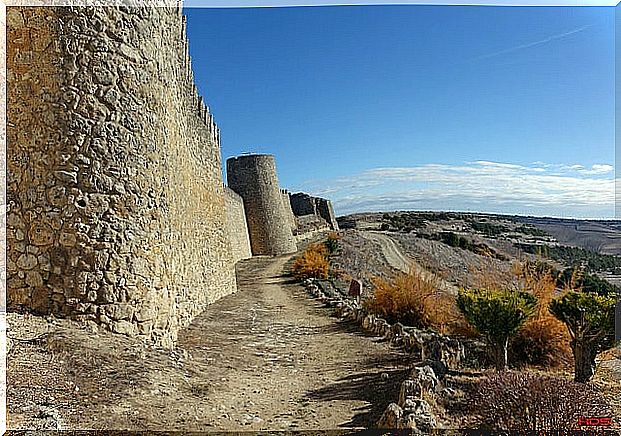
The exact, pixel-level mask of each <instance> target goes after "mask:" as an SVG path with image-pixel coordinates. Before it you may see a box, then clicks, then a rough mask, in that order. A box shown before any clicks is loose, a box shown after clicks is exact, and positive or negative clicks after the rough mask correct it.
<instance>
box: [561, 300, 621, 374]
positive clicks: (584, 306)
mask: <svg viewBox="0 0 621 436" xmlns="http://www.w3.org/2000/svg"><path fill="white" fill-rule="evenodd" d="M616 302H617V300H616V298H611V297H603V296H600V295H597V294H595V293H592V292H575V291H570V292H568V293H567V294H565V295H564V296H562V297H560V298H556V299H553V300H552V301H551V302H550V312H551V313H552V314H553V315H554V316H555V317H557V318H558V319H559V320H560V321H562V322H564V323H565V324H566V325H567V328H568V330H569V334H570V335H571V348H572V351H573V354H574V361H575V381H577V382H586V381H588V380H590V379H591V377H593V373H594V372H595V357H596V356H597V354H598V353H600V352H601V351H603V350H605V349H608V348H610V347H612V346H613V344H614V334H615V332H614V329H615V325H614V324H615V319H614V311H615V304H616Z"/></svg>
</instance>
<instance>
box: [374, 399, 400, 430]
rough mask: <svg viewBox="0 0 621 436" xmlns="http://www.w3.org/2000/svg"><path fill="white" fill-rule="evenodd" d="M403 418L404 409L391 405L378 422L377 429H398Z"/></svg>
mask: <svg viewBox="0 0 621 436" xmlns="http://www.w3.org/2000/svg"><path fill="white" fill-rule="evenodd" d="M402 417H403V409H401V407H399V406H398V405H397V404H395V403H390V404H389V405H388V407H387V408H386V410H385V411H384V413H383V415H382V417H381V418H380V419H379V421H378V422H377V428H391V429H396V428H398V424H399V422H400V421H401V418H402Z"/></svg>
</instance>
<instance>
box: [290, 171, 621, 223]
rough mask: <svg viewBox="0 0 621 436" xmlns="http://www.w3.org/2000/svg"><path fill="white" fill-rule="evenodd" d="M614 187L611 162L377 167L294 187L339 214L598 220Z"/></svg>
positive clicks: (608, 208)
mask: <svg viewBox="0 0 621 436" xmlns="http://www.w3.org/2000/svg"><path fill="white" fill-rule="evenodd" d="M614 183H615V180H614V178H613V166H612V165H609V164H595V165H592V166H591V167H588V168H587V167H585V166H583V165H564V164H548V163H543V162H535V163H533V164H530V165H517V164H512V163H503V162H490V161H475V162H466V163H464V164H461V165H445V164H427V165H420V166H414V167H388V168H373V169H369V170H367V171H364V172H362V173H359V174H357V175H354V176H351V177H342V178H338V179H333V180H322V181H309V182H307V183H304V184H302V185H300V186H298V187H296V188H297V189H299V190H302V191H306V192H310V193H312V194H314V195H319V196H325V197H328V198H330V199H332V202H333V204H334V207H335V209H336V211H337V213H338V214H348V213H354V212H363V211H381V210H399V209H400V210H406V209H419V210H423V209H426V210H477V211H486V212H497V213H516V214H532V215H548V216H573V217H584V218H597V217H605V216H608V217H612V216H614V199H615V196H614V194H615V189H614Z"/></svg>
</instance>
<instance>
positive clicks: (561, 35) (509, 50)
mask: <svg viewBox="0 0 621 436" xmlns="http://www.w3.org/2000/svg"><path fill="white" fill-rule="evenodd" d="M593 26H594V25H593V24H587V25H586V26H582V27H579V28H577V29H574V30H570V31H569V32H563V33H558V34H556V35H551V36H548V37H547V38H544V39H540V40H539V41H534V42H530V43H527V44H520V45H516V46H514V47H510V48H507V49H504V50H499V51H496V52H493V53H488V54H484V55H481V56H477V57H474V58H472V59H470V61H471V62H472V61H480V60H484V59H490V58H494V57H496V56H501V55H505V54H509V53H513V52H516V51H519V50H524V49H527V48H531V47H537V46H539V45H543V44H547V43H549V42H552V41H557V40H560V39H564V38H567V37H568V36H571V35H574V34H576V33H580V32H583V31H585V30H586V29H588V28H589V27H593Z"/></svg>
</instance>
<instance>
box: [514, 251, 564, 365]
mask: <svg viewBox="0 0 621 436" xmlns="http://www.w3.org/2000/svg"><path fill="white" fill-rule="evenodd" d="M513 271H514V274H515V276H516V278H517V280H518V286H519V287H520V288H521V289H522V290H524V291H527V292H530V293H532V294H533V295H535V296H536V297H537V300H538V302H537V312H536V313H535V315H534V316H533V317H532V318H530V319H529V320H528V321H526V323H525V324H524V326H523V327H522V328H521V329H520V331H519V332H518V334H517V336H516V337H515V339H514V341H513V346H512V350H513V354H514V358H515V359H516V360H517V361H518V362H521V363H526V364H531V365H537V366H545V367H560V366H569V365H571V363H572V359H573V358H572V352H571V348H570V346H569V343H570V340H571V338H570V336H569V332H568V331H567V328H566V327H565V324H563V323H562V322H561V321H559V320H558V319H556V318H555V317H554V316H553V315H552V314H551V313H550V311H549V310H548V308H549V305H550V301H552V298H554V297H556V296H558V295H559V291H558V290H557V287H556V280H555V278H554V277H553V276H552V273H551V271H550V270H549V269H546V268H542V267H541V265H537V264H533V263H528V262H517V263H515V264H514V268H513Z"/></svg>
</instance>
